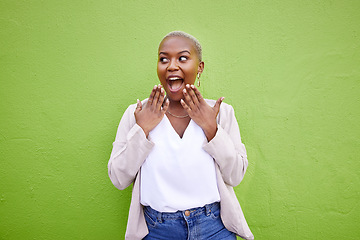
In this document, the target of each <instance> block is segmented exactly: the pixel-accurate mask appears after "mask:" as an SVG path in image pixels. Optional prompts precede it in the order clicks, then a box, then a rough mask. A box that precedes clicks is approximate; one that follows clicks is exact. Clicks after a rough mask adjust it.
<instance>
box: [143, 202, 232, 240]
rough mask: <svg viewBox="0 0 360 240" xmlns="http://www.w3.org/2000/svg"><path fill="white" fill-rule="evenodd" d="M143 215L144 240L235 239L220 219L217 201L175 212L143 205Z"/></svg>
mask: <svg viewBox="0 0 360 240" xmlns="http://www.w3.org/2000/svg"><path fill="white" fill-rule="evenodd" d="M144 215H145V220H146V224H147V226H148V229H149V234H148V235H146V237H145V238H144V240H155V239H157V240H160V239H163V240H169V239H171V240H205V239H206V240H236V236H235V234H234V233H232V232H230V231H229V230H227V229H226V228H225V226H224V224H223V223H222V221H221V217H220V204H219V203H212V204H208V205H205V206H204V207H199V208H193V209H189V210H187V211H177V212H175V213H161V212H158V211H156V210H154V209H152V208H151V207H144Z"/></svg>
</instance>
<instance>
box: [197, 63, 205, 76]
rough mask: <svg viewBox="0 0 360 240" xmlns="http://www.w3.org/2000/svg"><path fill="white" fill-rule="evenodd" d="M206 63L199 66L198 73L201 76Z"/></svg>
mask: <svg viewBox="0 0 360 240" xmlns="http://www.w3.org/2000/svg"><path fill="white" fill-rule="evenodd" d="M204 65H205V64H204V62H200V63H199V66H198V73H200V75H201V74H202V72H203V71H204Z"/></svg>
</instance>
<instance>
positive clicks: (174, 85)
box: [168, 77, 184, 92]
mask: <svg viewBox="0 0 360 240" xmlns="http://www.w3.org/2000/svg"><path fill="white" fill-rule="evenodd" d="M183 84H184V79H182V78H180V77H170V78H168V85H169V89H170V91H172V92H177V91H179V90H180V89H181V88H182V86H183Z"/></svg>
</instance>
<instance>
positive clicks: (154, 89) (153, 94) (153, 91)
mask: <svg viewBox="0 0 360 240" xmlns="http://www.w3.org/2000/svg"><path fill="white" fill-rule="evenodd" d="M156 89H157V85H155V86H154V87H153V89H152V91H151V93H150V97H149V100H148V103H149V104H152V102H153V101H154V96H155V92H156Z"/></svg>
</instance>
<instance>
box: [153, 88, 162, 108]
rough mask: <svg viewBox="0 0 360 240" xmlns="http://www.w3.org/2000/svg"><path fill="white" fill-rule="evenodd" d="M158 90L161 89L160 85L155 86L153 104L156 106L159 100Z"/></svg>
mask: <svg viewBox="0 0 360 240" xmlns="http://www.w3.org/2000/svg"><path fill="white" fill-rule="evenodd" d="M160 91H161V85H158V86H156V92H155V96H154V101H153V105H154V106H156V105H157V103H158V101H159V96H160Z"/></svg>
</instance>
